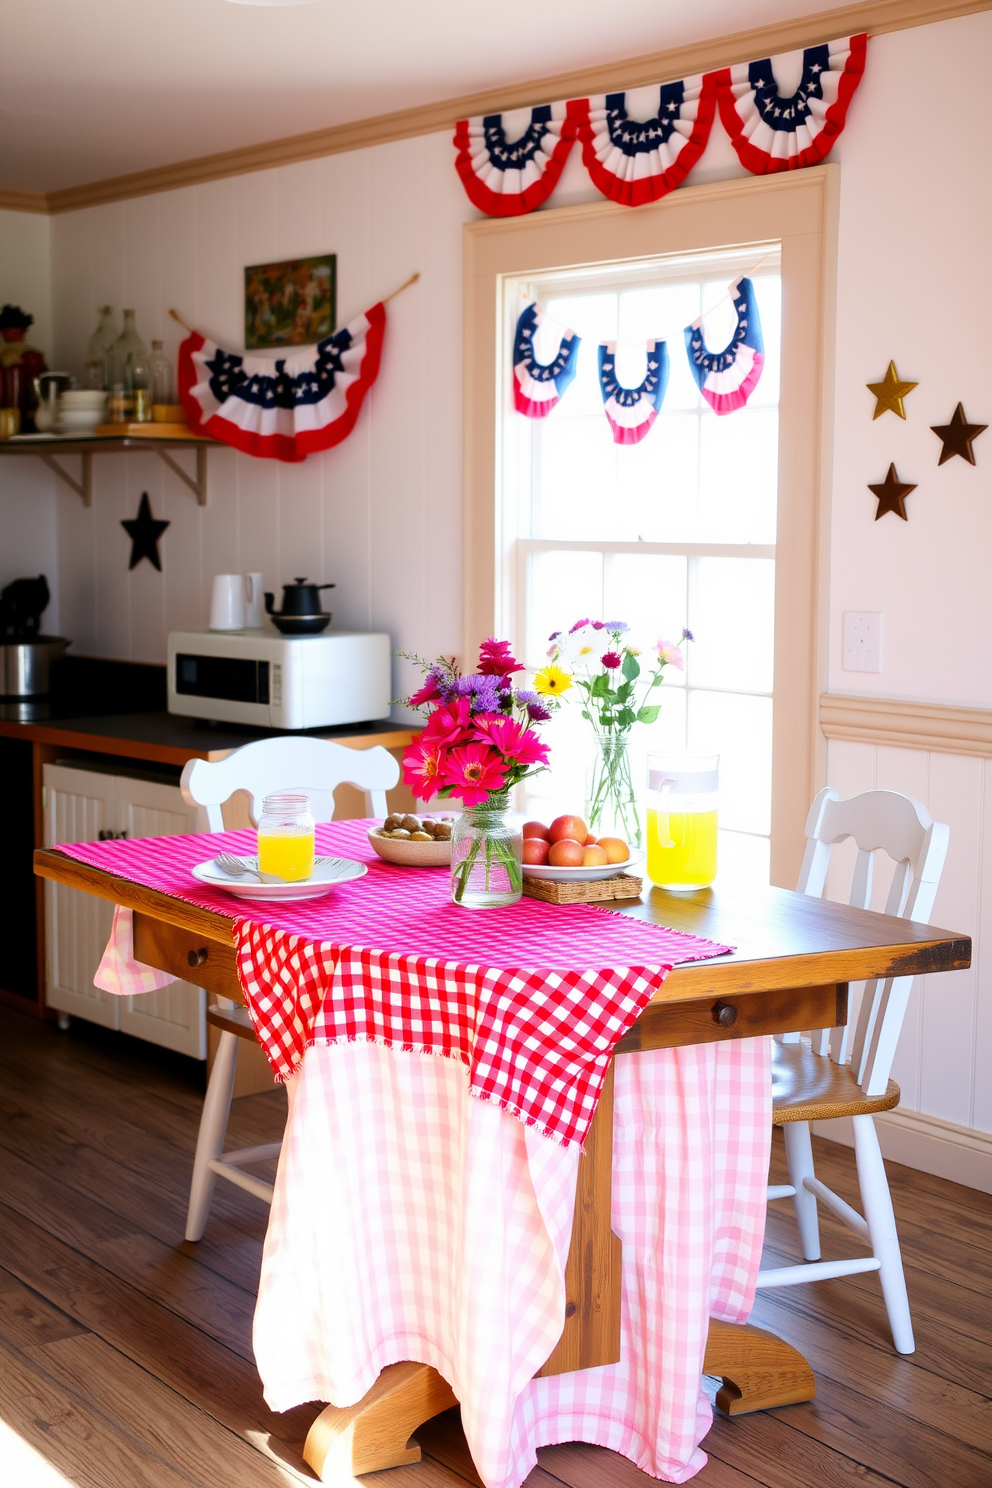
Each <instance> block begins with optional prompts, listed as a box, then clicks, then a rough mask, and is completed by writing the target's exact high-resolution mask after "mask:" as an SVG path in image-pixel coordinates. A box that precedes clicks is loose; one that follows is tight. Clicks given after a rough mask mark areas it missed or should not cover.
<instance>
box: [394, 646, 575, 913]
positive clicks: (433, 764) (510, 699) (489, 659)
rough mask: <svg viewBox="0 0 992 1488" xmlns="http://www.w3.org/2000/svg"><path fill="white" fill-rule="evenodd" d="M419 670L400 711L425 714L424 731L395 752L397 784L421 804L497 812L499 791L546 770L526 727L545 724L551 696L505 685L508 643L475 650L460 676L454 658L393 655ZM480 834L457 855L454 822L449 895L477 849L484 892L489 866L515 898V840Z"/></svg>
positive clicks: (512, 665)
mask: <svg viewBox="0 0 992 1488" xmlns="http://www.w3.org/2000/svg"><path fill="white" fill-rule="evenodd" d="M401 654H403V655H404V656H405V657H406V659H407V660H409V661H414V662H416V663H417V665H419V666H420V667H422V669H423V670H424V672H425V673H426V675H425V677H424V682H423V686H422V687H420V688H418V689H417V691H416V692H415V693H414V694H413V696H412V697H410V698H408V699H407V707H409V708H416V709H418V710H421V711H422V710H424V709H427V710H429V711H428V717H427V726H426V728H425V729H424V731H423V733H422V734H421V735H420V737H419V738H418V739H416V740H414V742H413V743H412V744H409V745H408V746H407V749H406V751H405V753H404V755H403V779H404V781H405V782H406V783H407V785H409V786H411V787H412V789H413V790H414V791H415V793H416V794H417V795H418V796H419V797H420V799H421V800H423V801H430V800H432V799H433V798H434V797H435V796H457V797H459V798H460V799H461V801H462V803H463V805H464V806H466V807H468V808H471V807H476V808H483V807H487V806H488V807H491V808H492V809H493V810H494V811H504V810H506V809H507V807H508V805H509V802H508V799H507V793H508V792H509V791H510V790H511V789H512V787H513V786H515V785H518V784H519V782H520V781H521V780H526V779H527V778H528V777H529V776H531V775H536V774H538V773H539V772H540V771H541V770H543V769H545V768H546V767H547V762H548V746H547V745H546V744H543V743H542V742H541V740H540V739H539V738H538V735H537V733H536V732H535V730H534V728H533V727H532V725H533V724H539V723H546V722H547V720H548V719H549V718H550V717H551V714H552V710H553V708H554V707H556V706H557V701H556V700H555V699H554V697H553V692H552V694H551V695H549V696H548V699H547V701H542V698H541V696H540V695H539V693H538V692H536V691H535V692H531V691H527V690H524V689H521V688H516V687H514V685H513V680H512V679H513V676H514V674H515V673H517V672H522V671H523V666H522V665H521V663H520V662H518V661H516V660H515V659H514V657H513V656H512V655H511V653H510V646H509V642H508V641H497V640H494V639H493V638H492V637H490V638H489V640H486V641H483V643H482V646H481V647H480V649H479V668H478V671H477V672H474V673H473V674H472V675H471V676H467V677H465V676H462V675H461V673H460V672H459V670H458V668H457V667H456V666H455V664H454V661H450V660H447V659H446V658H444V657H440V658H438V660H437V661H434V662H428V661H425V660H424V659H423V658H422V657H419V656H414V655H411V654H409V653H407V652H404V653H401ZM518 836H519V834H518V833H516V832H515V830H514V832H513V833H511V834H510V835H509V837H506V838H504V837H502V836H500V834H499V833H498V832H495V831H494V832H492V833H489V834H487V833H486V832H485V831H481V832H480V833H479V834H478V835H477V836H475V837H473V839H472V841H471V843H470V844H469V845H468V847H467V848H466V856H465V857H464V858H459V856H458V855H459V852H460V840H461V839H460V837H459V832H458V827H457V824H456V829H455V836H454V845H453V848H452V876H453V881H454V887H453V892H454V897H455V900H456V901H457V902H459V903H460V902H461V901H462V899H463V896H464V894H465V890H466V887H467V886H468V883H469V879H470V877H471V875H472V872H473V869H474V868H475V867H476V865H477V863H478V862H479V855H480V852H481V851H482V847H483V844H485V853H484V858H483V860H482V866H484V869H485V889H486V891H488V890H489V888H490V876H491V869H492V868H493V866H494V865H497V864H498V865H501V866H502V868H504V869H505V875H501V879H503V878H505V879H506V880H508V882H509V887H510V891H511V892H512V893H513V895H514V896H515V897H519V894H520V888H521V882H522V879H521V870H520V855H519V843H518V844H517V847H514V846H513V842H514V839H515V837H518Z"/></svg>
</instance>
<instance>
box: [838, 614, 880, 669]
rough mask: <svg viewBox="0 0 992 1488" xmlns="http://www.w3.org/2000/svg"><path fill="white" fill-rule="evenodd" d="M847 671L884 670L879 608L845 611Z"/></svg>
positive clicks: (845, 658)
mask: <svg viewBox="0 0 992 1488" xmlns="http://www.w3.org/2000/svg"><path fill="white" fill-rule="evenodd" d="M843 665H844V670H845V672H880V671H881V670H882V617H881V615H880V614H879V613H878V611H877V610H875V611H872V610H868V611H865V610H845V611H844V663H843Z"/></svg>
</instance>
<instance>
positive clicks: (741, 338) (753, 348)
mask: <svg viewBox="0 0 992 1488" xmlns="http://www.w3.org/2000/svg"><path fill="white" fill-rule="evenodd" d="M730 294H731V297H732V298H733V301H734V309H735V310H736V312H737V325H736V328H735V330H734V334H733V335H732V336H731V338H730V340H729V341H728V342H727V345H726V346H725V347H724V348H723V350H722V351H710V350H709V349H708V348H707V346H706V342H705V341H704V340H703V320H704V319H705V316H700V318H699V319H698V320H694V321H693V322H692V325H690V326H686V329H685V346H686V351H687V352H688V353H689V370H690V371H691V372H692V375H693V377H694V378H695V379H696V385H697V387H698V388H699V391H700V392H701V393H702V395H703V397H704V398H705V399H706V401H707V403H708V404H709V405H710V407H711V408H712V410H713V412H714V413H733V412H734V411H735V409H738V408H743V407H744V404H745V403H746V402H747V400H748V398H750V396H751V394H752V393H753V392H754V390H755V388H756V387H757V385H758V379H759V377H760V376H761V369H762V367H763V366H764V365H765V343H764V340H763V338H762V335H761V320H760V318H759V316H758V304H757V301H756V299H755V295H754V285H753V284H752V283H751V281H750V279H739V280H738V281H737V283H736V284H732V285H731V286H730Z"/></svg>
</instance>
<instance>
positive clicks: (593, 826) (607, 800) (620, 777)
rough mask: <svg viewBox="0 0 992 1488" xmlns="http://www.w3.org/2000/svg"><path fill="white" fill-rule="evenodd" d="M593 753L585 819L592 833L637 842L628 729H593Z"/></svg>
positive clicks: (638, 825)
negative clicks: (616, 731) (622, 730)
mask: <svg viewBox="0 0 992 1488" xmlns="http://www.w3.org/2000/svg"><path fill="white" fill-rule="evenodd" d="M594 735H595V739H596V753H595V755H594V756H593V762H592V769H591V771H590V773H589V777H588V780H587V784H586V821H587V822H588V824H589V830H590V832H591V833H592V834H593V836H594V837H619V838H620V839H621V841H623V842H626V844H627V846H628V847H629V848H631V849H636V848H639V847H640V846H641V814H640V807H639V803H638V800H637V792H636V791H635V790H634V777H633V773H632V771H631V763H630V732H629V730H628V731H626V732H622V733H612V732H610V731H609V730H606V729H603V730H600V729H595V730H594Z"/></svg>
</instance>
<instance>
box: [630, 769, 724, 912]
mask: <svg viewBox="0 0 992 1488" xmlns="http://www.w3.org/2000/svg"><path fill="white" fill-rule="evenodd" d="M719 778H720V756H719V755H718V754H667V753H661V752H658V753H651V754H649V755H648V790H647V850H648V877H649V878H650V880H651V882H652V883H653V884H657V886H658V887H659V888H660V889H705V888H706V887H708V885H709V884H711V883H712V882H713V880H714V878H715V877H716V813H717V790H718V786H719Z"/></svg>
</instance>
